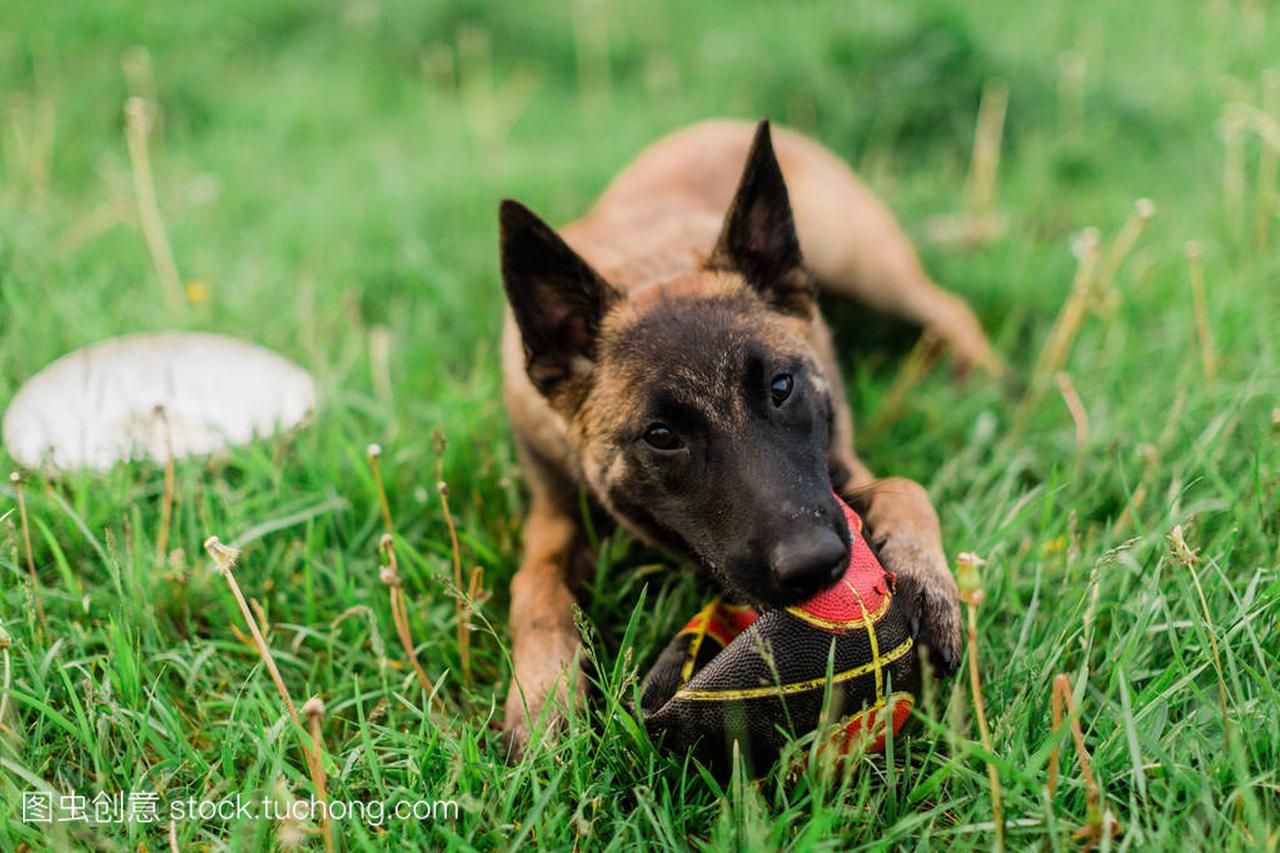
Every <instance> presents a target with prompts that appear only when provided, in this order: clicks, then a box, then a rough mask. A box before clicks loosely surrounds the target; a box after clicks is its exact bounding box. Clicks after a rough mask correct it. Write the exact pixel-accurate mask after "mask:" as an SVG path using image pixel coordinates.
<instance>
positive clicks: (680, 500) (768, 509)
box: [502, 122, 849, 606]
mask: <svg viewBox="0 0 1280 853" xmlns="http://www.w3.org/2000/svg"><path fill="white" fill-rule="evenodd" d="M708 248H710V249H711V251H710V254H709V255H708V257H707V259H706V261H705V263H703V264H702V265H701V267H700V268H699V269H698V270H697V271H695V272H692V273H689V274H686V275H683V276H677V277H673V278H669V279H666V280H664V281H662V282H659V283H657V284H654V285H651V286H647V287H642V288H633V289H632V290H630V291H629V292H628V293H626V294H624V293H622V292H620V291H618V290H616V289H615V288H613V287H612V286H610V284H609V283H608V282H606V281H605V280H604V279H603V278H602V277H601V276H600V275H599V274H597V273H596V272H595V270H593V269H592V268H591V267H590V265H588V264H587V263H586V262H585V261H584V260H583V259H582V258H581V257H579V256H578V255H577V254H576V253H575V252H574V251H573V250H572V249H571V248H570V247H569V246H568V245H567V244H566V243H565V242H564V241H563V240H562V239H561V238H560V237H559V236H558V235H557V234H556V233H555V232H554V231H553V230H552V229H551V228H550V227H548V226H547V225H546V224H544V223H543V222H542V221H541V220H540V219H538V218H537V217H536V216H534V215H533V214H532V213H530V212H529V211H528V210H527V209H525V208H524V207H522V206H521V205H519V204H517V203H515V202H511V201H508V202H504V203H503V206H502V273H503V278H504V280H505V284H506V289H507V295H508V299H509V300H510V302H511V307H512V310H513V312H514V314H515V318H516V321H517V324H518V325H519V327H520V332H521V335H522V338H523V342H524V352H525V359H526V366H527V369H528V374H529V377H530V379H531V380H532V382H533V384H534V386H535V387H536V388H537V389H538V390H539V392H541V393H542V394H543V395H544V396H545V397H546V398H547V400H548V401H550V403H551V405H552V406H553V407H554V408H555V409H556V411H557V412H559V413H560V414H561V415H562V416H563V417H564V418H565V421H566V423H567V424H568V431H569V435H570V438H571V440H572V441H573V442H574V443H575V445H576V447H577V450H578V456H579V458H580V459H581V463H582V467H583V471H582V474H583V476H584V477H585V479H586V481H587V482H588V483H589V484H590V487H591V489H592V491H593V493H594V494H595V495H596V497H597V498H598V499H599V500H600V501H601V502H602V503H603V504H604V505H605V506H606V507H608V508H609V509H610V511H611V512H612V513H613V514H614V515H616V516H617V517H619V518H620V519H622V520H623V521H624V522H625V523H626V524H627V526H629V527H630V528H631V529H632V530H633V531H635V532H637V533H639V534H640V535H642V536H643V537H645V538H647V539H648V540H650V541H652V542H654V543H656V544H658V545H661V546H664V547H667V548H670V549H672V550H675V551H677V552H681V553H683V554H686V555H688V556H690V557H692V558H693V559H695V560H696V561H698V562H699V563H701V564H702V565H703V566H704V567H705V568H707V569H709V570H710V571H711V572H712V573H714V574H715V575H716V576H718V577H719V578H720V580H721V581H722V582H724V583H725V584H726V585H727V586H728V587H729V588H730V589H732V590H734V591H736V592H737V593H739V594H740V595H743V596H745V597H746V598H747V599H748V600H750V601H752V602H754V603H757V604H762V605H771V606H781V605H787V604H792V603H795V602H798V601H801V600H803V599H805V598H808V597H809V596H811V595H812V594H813V593H815V592H817V591H818V590H820V589H822V588H824V587H826V586H828V585H830V584H831V582H832V581H833V580H834V579H835V578H837V577H839V576H840V574H841V573H842V572H843V570H844V568H845V565H846V564H847V562H848V558H849V532H848V528H847V525H846V523H845V520H844V515H843V513H842V512H841V510H840V508H839V506H838V505H837V503H836V501H835V499H834V497H833V495H832V476H833V473H832V472H831V471H829V470H828V450H829V444H830V441H831V433H832V422H833V408H832V399H831V390H830V387H829V384H828V378H827V376H826V375H825V373H824V371H823V368H822V363H821V359H820V358H819V356H818V353H817V351H816V349H815V345H814V340H815V325H814V324H815V318H816V306H815V296H816V293H815V288H814V283H813V280H812V277H811V276H810V275H809V273H808V271H807V270H806V269H805V268H804V264H803V261H802V259H801V255H800V245H799V241H798V239H797V237H796V229H795V224H794V221H793V219H792V214H791V205H790V202H789V200H788V197H787V189H786V185H785V184H784V182H783V178H782V172H781V170H780V169H779V167H778V162H777V159H776V158H775V156H774V152H773V146H772V143H771V141H770V136H769V127H768V124H767V123H766V122H761V124H760V127H759V128H758V130H757V132H756V137H755V140H754V142H753V144H752V146H751V152H750V154H749V155H748V158H747V164H746V169H745V171H744V173H743V176H742V179H741V182H740V184H739V187H738V191H737V194H736V196H735V198H734V200H733V203H732V205H731V206H730V208H729V211H728V214H727V216H726V219H725V222H724V226H723V230H722V232H721V235H720V238H719V240H718V242H717V243H716V245H715V246H714V248H712V247H708Z"/></svg>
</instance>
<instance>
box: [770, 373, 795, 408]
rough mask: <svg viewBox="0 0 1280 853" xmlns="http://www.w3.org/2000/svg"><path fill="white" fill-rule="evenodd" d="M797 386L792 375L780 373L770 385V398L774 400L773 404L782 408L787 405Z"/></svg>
mask: <svg viewBox="0 0 1280 853" xmlns="http://www.w3.org/2000/svg"><path fill="white" fill-rule="evenodd" d="M795 385H796V382H795V380H794V379H792V378H791V374H790V373H779V374H778V375H777V376H775V377H773V381H772V382H770V383H769V396H770V397H771V398H772V399H773V404H774V405H775V406H781V405H782V404H783V403H785V402H786V401H787V398H788V397H790V396H791V389H792V388H794V387H795Z"/></svg>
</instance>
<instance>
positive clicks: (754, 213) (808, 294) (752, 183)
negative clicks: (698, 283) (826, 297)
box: [707, 119, 816, 317]
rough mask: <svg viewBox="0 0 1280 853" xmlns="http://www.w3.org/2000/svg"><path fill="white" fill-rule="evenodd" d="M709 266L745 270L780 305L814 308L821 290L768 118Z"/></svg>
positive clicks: (799, 310)
mask: <svg viewBox="0 0 1280 853" xmlns="http://www.w3.org/2000/svg"><path fill="white" fill-rule="evenodd" d="M707 267H708V268H710V269H724V270H734V271H736V272H738V273H741V274H742V276H743V277H744V278H745V279H746V280H747V282H748V283H749V284H750V285H751V286H752V287H753V288H754V289H755V290H756V292H757V293H759V294H760V296H761V297H763V298H764V300H765V301H766V302H768V303H769V304H770V305H772V306H773V307H775V308H777V309H778V310H779V311H783V312H785V313H787V314H795V315H798V316H802V317H808V316H810V315H811V314H812V311H813V305H814V299H815V296H816V293H815V290H814V286H813V279H812V277H811V276H810V275H809V274H808V271H807V270H805V268H804V259H803V258H802V256H801V254H800V239H799V237H798V236H797V235H796V224H795V219H794V218H793V217H792V215H791V200H790V198H789V197H788V196H787V185H786V182H785V181H784V180H783V178H782V169H781V167H779V166H778V158H777V156H776V155H775V154H774V153H773V139H772V135H771V134H770V132H769V120H768V119H763V120H761V122H760V124H758V125H756V134H755V138H754V139H753V140H752V141H751V150H750V151H749V152H748V154H747V165H746V168H745V169H744V170H743V172H742V178H741V180H740V181H739V182H738V191H737V193H735V194H734V197H733V202H732V203H731V204H730V205H729V213H728V215H726V216H725V220H724V228H723V229H722V230H721V232H720V239H719V240H718V241H717V242H716V247H715V249H713V250H712V252H711V256H710V258H709V259H708V260H707Z"/></svg>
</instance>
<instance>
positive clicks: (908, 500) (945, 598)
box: [834, 429, 961, 675]
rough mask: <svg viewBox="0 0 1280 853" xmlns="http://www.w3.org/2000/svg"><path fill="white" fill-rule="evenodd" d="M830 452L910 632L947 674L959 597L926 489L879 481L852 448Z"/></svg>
mask: <svg viewBox="0 0 1280 853" xmlns="http://www.w3.org/2000/svg"><path fill="white" fill-rule="evenodd" d="M839 432H842V430H840V429H837V433H839ZM845 447H849V445H845ZM834 455H835V456H836V457H837V462H836V464H838V465H840V466H843V467H844V468H845V470H847V471H849V472H850V474H851V476H850V477H849V479H848V481H847V482H846V484H845V486H844V488H843V489H841V492H842V494H841V497H843V498H844V499H845V500H846V501H847V502H848V503H849V505H850V506H852V507H853V508H854V509H855V510H857V511H858V513H859V514H860V515H861V516H862V518H863V520H864V521H865V522H866V525H867V535H868V537H869V539H870V542H871V545H872V547H873V548H874V549H875V551H876V554H877V556H879V558H880V562H881V563H883V564H884V567H885V568H886V569H888V570H889V571H891V572H893V573H894V574H895V575H897V585H896V587H895V592H894V595H895V598H896V599H897V600H898V602H899V604H900V606H901V607H902V610H903V613H904V614H905V615H906V617H907V619H908V622H909V624H910V625H911V634H912V636H913V637H914V638H915V640H916V642H917V643H918V644H919V645H921V646H924V647H925V648H926V649H927V651H926V652H925V654H927V655H928V659H929V661H930V662H931V663H932V664H933V668H934V671H935V672H937V673H938V674H939V675H950V674H951V673H952V672H954V671H955V669H956V667H957V666H959V664H960V647H961V629H960V596H959V591H958V590H957V588H956V581H955V578H954V577H953V576H952V574H951V569H950V567H949V566H948V564H947V555H946V552H945V551H944V550H943V548H942V528H941V525H939V523H938V514H937V512H935V511H934V508H933V504H932V503H931V502H930V501H929V495H928V493H927V492H925V490H924V487H923V486H921V485H920V484H919V483H917V482H915V481H914V480H908V479H906V478H905V477H888V478H885V479H877V478H876V477H874V476H872V474H871V471H870V470H869V469H868V468H867V467H866V465H864V464H863V463H862V461H861V460H860V459H858V458H857V456H855V455H854V454H853V452H852V450H849V451H847V452H846V451H843V450H842V451H841V452H839V453H837V454H834Z"/></svg>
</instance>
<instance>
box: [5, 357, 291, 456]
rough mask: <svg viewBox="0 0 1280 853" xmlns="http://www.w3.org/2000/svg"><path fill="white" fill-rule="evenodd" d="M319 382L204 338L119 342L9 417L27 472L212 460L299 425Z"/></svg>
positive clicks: (43, 386) (73, 366)
mask: <svg viewBox="0 0 1280 853" xmlns="http://www.w3.org/2000/svg"><path fill="white" fill-rule="evenodd" d="M315 400H316V390H315V382H314V380H313V379H312V378H311V376H310V374H308V373H307V372H306V371H305V370H303V369H302V368H300V367H298V366H297V365H296V364H294V363H293V362H291V361H289V360H288V359H285V358H283V357H282V356H280V355H277V354H276V353H274V352H271V351H270V350H268V349H264V348H263V347H260V346H257V345H256V344H250V343H246V342H245V341H241V340H237V339H235V338H229V337H226V336H223V335H214V334H207V333H199V332H162V333H158V334H139V335H128V336H125V337H120V338H112V339H111V340H108V341H103V342H102V343H98V344H94V345H92V346H89V347H85V348H83V349H79V350H76V351H75V352H73V353H70V354H69V355H65V356H63V357H62V358H60V359H58V360H57V361H55V362H54V363H53V364H51V365H49V366H48V367H46V368H45V369H44V370H42V371H40V372H39V373H38V374H36V375H35V376H34V377H32V378H31V380H30V381H28V382H27V383H26V385H24V386H23V387H22V388H21V389H20V390H19V391H18V393H17V395H16V396H15V397H14V398H13V402H12V403H10V404H9V409H8V411H6V412H5V416H4V443H5V446H6V447H7V448H8V451H9V454H10V455H11V456H12V457H13V458H14V460H16V461H17V462H18V463H19V464H21V465H24V466H27V467H29V468H36V467H47V468H51V469H54V470H60V471H70V470H75V469H81V468H91V469H95V470H99V471H105V470H108V469H110V468H111V467H112V466H113V465H115V464H116V463H117V462H119V461H122V460H129V459H143V458H149V459H152V460H155V461H157V462H164V461H165V460H167V459H168V458H169V456H170V453H172V455H173V457H174V458H175V459H181V458H183V457H186V456H203V455H208V454H212V453H215V452H217V451H219V450H222V449H224V448H226V447H228V446H233V445H240V444H245V443H247V442H249V441H251V440H252V439H254V438H255V437H264V436H268V435H271V434H273V433H275V432H277V431H279V430H285V429H289V428H291V427H293V426H296V425H297V424H299V423H300V422H301V421H302V420H303V419H304V418H305V417H306V415H307V414H308V413H309V412H310V411H311V410H312V409H313V408H314V407H315Z"/></svg>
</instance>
